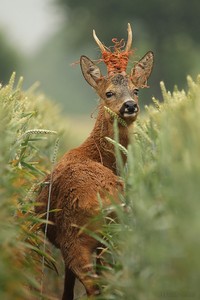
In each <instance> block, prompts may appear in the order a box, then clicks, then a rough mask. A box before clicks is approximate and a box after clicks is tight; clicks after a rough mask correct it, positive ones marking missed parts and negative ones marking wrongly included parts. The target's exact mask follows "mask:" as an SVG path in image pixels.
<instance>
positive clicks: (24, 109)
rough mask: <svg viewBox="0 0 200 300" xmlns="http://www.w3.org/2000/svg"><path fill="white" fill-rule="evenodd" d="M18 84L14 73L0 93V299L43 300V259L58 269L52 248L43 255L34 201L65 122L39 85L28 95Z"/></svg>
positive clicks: (50, 165)
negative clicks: (40, 299)
mask: <svg viewBox="0 0 200 300" xmlns="http://www.w3.org/2000/svg"><path fill="white" fill-rule="evenodd" d="M15 82H16V80H15V74H13V75H12V77H11V79H10V82H9V83H8V85H6V86H4V87H2V86H1V89H0V141H1V142H0V165H1V168H0V228H1V230H0V299H7V300H10V299H12V300H17V299H20V300H21V299H38V291H39V290H40V285H41V283H40V281H41V278H42V271H43V269H42V268H44V266H43V267H42V257H43V254H44V257H45V259H44V263H43V264H45V265H46V266H48V267H49V268H51V269H55V264H54V260H53V258H52V256H51V254H50V253H49V250H48V248H47V249H46V251H45V253H43V237H42V236H41V235H39V234H38V228H39V225H40V222H41V220H39V219H38V218H37V217H36V216H35V215H34V213H33V199H34V194H35V192H36V191H37V187H38V185H39V183H40V181H41V179H43V178H44V176H45V174H46V173H48V172H49V171H51V168H52V165H53V162H52V160H55V159H56V155H57V152H58V138H59V135H60V134H61V132H62V130H63V128H64V122H63V121H62V117H61V116H60V112H59V109H58V108H57V107H56V106H55V105H53V104H52V102H51V101H49V100H48V99H46V97H45V96H44V95H42V94H39V93H37V91H35V88H36V87H35V86H33V87H31V88H30V89H29V90H27V91H26V92H24V91H23V90H22V82H23V78H20V79H19V80H18V82H16V83H15ZM62 140H65V139H62ZM60 147H61V148H62V143H61V146H60ZM67 147H68V146H67V143H66V144H65V148H67ZM34 296H35V297H36V298H34Z"/></svg>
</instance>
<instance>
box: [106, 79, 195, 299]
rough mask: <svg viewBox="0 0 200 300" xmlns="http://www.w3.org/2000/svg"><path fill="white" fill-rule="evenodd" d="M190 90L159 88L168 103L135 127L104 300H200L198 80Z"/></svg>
mask: <svg viewBox="0 0 200 300" xmlns="http://www.w3.org/2000/svg"><path fill="white" fill-rule="evenodd" d="M188 86H189V89H188V92H187V93H185V92H184V91H178V89H175V91H174V92H173V93H172V94H171V93H170V92H167V91H166V89H165V86H164V84H163V83H161V89H162V94H163V100H164V102H163V103H162V104H161V103H160V102H158V101H157V100H155V99H153V101H154V105H153V106H150V107H147V112H146V115H145V117H144V119H142V120H141V118H140V121H139V122H138V123H137V126H136V128H135V130H134V132H135V138H134V139H133V143H132V145H130V147H129V151H128V170H127V173H126V175H125V182H126V194H125V197H124V201H125V203H126V205H127V209H126V210H125V212H123V211H119V208H118V215H119V219H120V222H119V224H118V225H117V224H112V226H111V232H113V227H114V228H115V229H114V233H115V234H114V239H115V243H116V250H115V251H113V242H114V241H113V238H110V245H111V246H110V248H111V249H112V250H111V252H112V253H113V259H114V264H113V265H112V267H111V268H110V270H109V271H108V272H107V275H106V282H104V283H105V294H104V296H103V297H102V298H101V297H100V299H127V300H129V299H130V300H131V299H137V300H143V299H148V300H151V299H152V300H156V299H159V300H160V299H171V298H176V299H198V298H199V283H198V282H199V280H198V279H199V278H200V261H199V252H200V239H199V230H200V221H199V210H200V201H199V199H200V198H199V195H200V185H199V182H200V160H199V153H200V142H199V138H198V134H199V132H200V122H199V118H200V97H199V95H200V77H198V80H197V83H194V82H193V81H192V79H191V78H190V77H188ZM106 228H107V227H106ZM107 230H109V226H108V228H107ZM116 234H117V235H116ZM106 236H108V234H106Z"/></svg>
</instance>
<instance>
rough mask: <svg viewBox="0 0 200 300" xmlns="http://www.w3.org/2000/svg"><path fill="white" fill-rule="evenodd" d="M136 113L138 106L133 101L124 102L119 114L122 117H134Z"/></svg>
mask: <svg viewBox="0 0 200 300" xmlns="http://www.w3.org/2000/svg"><path fill="white" fill-rule="evenodd" d="M138 112H139V106H138V104H137V103H136V102H135V101H133V100H129V101H126V102H124V103H123V105H122V107H121V109H120V114H121V115H122V116H123V117H128V116H135V115H136V114H137V113H138Z"/></svg>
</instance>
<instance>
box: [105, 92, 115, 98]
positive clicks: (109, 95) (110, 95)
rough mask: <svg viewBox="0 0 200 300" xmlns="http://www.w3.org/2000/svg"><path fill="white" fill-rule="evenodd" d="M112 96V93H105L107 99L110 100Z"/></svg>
mask: <svg viewBox="0 0 200 300" xmlns="http://www.w3.org/2000/svg"><path fill="white" fill-rule="evenodd" d="M113 95H114V93H113V92H107V93H106V97H107V98H111V97H112V96H113Z"/></svg>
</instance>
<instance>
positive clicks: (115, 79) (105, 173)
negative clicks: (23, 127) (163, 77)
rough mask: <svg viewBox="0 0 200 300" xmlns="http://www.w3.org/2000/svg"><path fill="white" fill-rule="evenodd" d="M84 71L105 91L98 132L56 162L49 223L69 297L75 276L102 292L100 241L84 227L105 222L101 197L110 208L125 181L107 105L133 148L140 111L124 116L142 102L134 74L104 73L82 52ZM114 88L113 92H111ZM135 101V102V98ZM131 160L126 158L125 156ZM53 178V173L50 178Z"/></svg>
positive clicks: (42, 198) (44, 193) (43, 196)
mask: <svg viewBox="0 0 200 300" xmlns="http://www.w3.org/2000/svg"><path fill="white" fill-rule="evenodd" d="M81 67H82V71H83V75H84V77H85V78H86V80H87V81H88V83H89V84H91V85H92V86H93V87H94V88H95V89H96V91H97V93H98V95H99V96H100V98H101V100H100V105H99V113H98V117H97V120H96V123H95V126H94V129H93V131H92V132H91V134H90V136H89V137H88V138H87V139H86V141H85V142H84V143H83V144H82V145H81V146H80V147H78V148H76V149H73V150H71V151H69V152H68V153H66V154H65V155H64V156H63V157H62V158H61V160H60V161H59V162H58V164H57V165H56V167H55V169H54V171H53V176H52V192H51V203H50V210H53V209H59V210H58V211H57V212H51V213H50V216H49V219H50V221H52V222H53V225H49V226H48V231H47V236H48V238H49V240H50V241H51V242H52V243H53V244H54V245H55V246H56V247H58V248H60V250H61V253H62V256H63V259H64V263H65V284H64V294H63V298H62V299H63V300H71V299H73V288H74V282H75V278H78V279H79V280H80V281H81V282H82V283H83V285H84V286H85V288H86V292H87V295H88V296H92V295H95V294H97V293H98V292H99V289H98V287H97V286H96V284H95V280H94V279H95V277H96V273H95V270H94V267H93V264H92V254H93V252H94V251H95V250H96V249H97V247H98V242H97V240H95V239H94V238H92V237H91V236H90V235H88V234H86V233H85V232H84V230H82V229H81V228H82V227H85V228H87V229H89V230H90V231H93V232H99V230H100V229H101V221H100V220H98V221H96V222H92V221H91V220H92V218H93V217H95V216H97V215H98V214H99V212H100V205H99V198H98V195H100V197H101V201H102V204H103V206H104V207H106V206H108V205H110V196H112V198H113V199H115V201H117V202H118V201H119V199H118V191H119V190H120V191H121V190H122V189H123V184H122V182H121V180H120V179H119V177H118V176H117V168H116V158H115V151H114V147H113V146H112V145H111V144H110V143H109V142H108V141H107V140H106V139H105V138H106V137H110V138H113V137H114V133H113V118H112V116H111V115H110V114H109V113H108V112H106V111H105V109H104V105H106V106H107V107H109V108H110V109H111V110H112V111H113V112H115V113H116V114H117V115H119V116H120V117H121V118H124V120H125V121H126V123H127V127H124V126H122V125H121V124H119V125H118V126H119V140H120V143H121V144H122V145H123V146H124V147H127V145H128V141H129V138H128V131H129V127H130V125H131V124H132V123H133V122H134V121H135V120H136V117H137V114H138V112H139V109H137V112H136V113H135V114H130V116H129V115H126V117H125V116H123V113H122V112H121V110H122V108H123V107H124V104H125V103H126V102H127V101H132V102H133V103H136V104H137V103H138V99H137V95H136V93H134V91H135V89H136V86H135V85H134V83H133V80H132V79H131V78H130V77H129V76H128V75H121V74H116V75H113V76H112V77H107V78H106V77H105V78H104V77H102V76H101V73H100V70H99V68H98V67H97V66H95V65H94V64H93V63H92V62H91V61H90V60H89V59H88V58H86V57H82V60H81ZM109 91H112V92H113V96H112V97H109V98H108V97H107V96H106V93H107V92H109ZM132 102H131V103H132ZM124 162H125V157H124ZM48 180H50V175H49V176H48V177H47V178H46V179H45V181H48ZM48 193H49V186H44V187H43V188H42V189H41V191H40V193H39V195H38V198H37V202H39V203H40V204H41V205H40V206H37V207H36V212H38V213H44V212H45V211H46V208H47V201H48Z"/></svg>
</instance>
